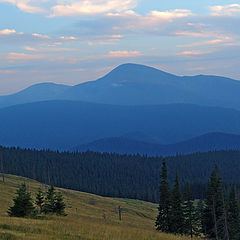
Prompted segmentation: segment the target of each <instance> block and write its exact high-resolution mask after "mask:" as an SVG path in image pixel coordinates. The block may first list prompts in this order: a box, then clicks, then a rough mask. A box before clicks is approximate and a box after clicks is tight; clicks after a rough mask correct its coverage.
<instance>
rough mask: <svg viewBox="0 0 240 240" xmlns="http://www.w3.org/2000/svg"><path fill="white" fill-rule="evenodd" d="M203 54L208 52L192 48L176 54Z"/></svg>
mask: <svg viewBox="0 0 240 240" xmlns="http://www.w3.org/2000/svg"><path fill="white" fill-rule="evenodd" d="M204 54H208V52H203V51H197V50H192V51H183V52H180V53H178V55H181V56H198V55H204Z"/></svg>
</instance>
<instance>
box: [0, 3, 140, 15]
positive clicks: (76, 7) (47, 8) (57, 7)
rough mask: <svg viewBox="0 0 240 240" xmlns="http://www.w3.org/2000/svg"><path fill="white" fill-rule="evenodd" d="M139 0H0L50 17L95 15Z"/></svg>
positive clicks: (116, 10)
mask: <svg viewBox="0 0 240 240" xmlns="http://www.w3.org/2000/svg"><path fill="white" fill-rule="evenodd" d="M138 1H139V0H121V1H119V0H81V1H79V0H0V3H10V4H12V5H14V6H16V7H18V8H19V9H20V10H21V11H23V12H27V13H45V14H47V15H49V16H51V17H57V16H68V17H72V16H79V15H96V14H105V13H108V12H122V11H126V10H129V9H132V8H135V7H136V6H137V4H138Z"/></svg>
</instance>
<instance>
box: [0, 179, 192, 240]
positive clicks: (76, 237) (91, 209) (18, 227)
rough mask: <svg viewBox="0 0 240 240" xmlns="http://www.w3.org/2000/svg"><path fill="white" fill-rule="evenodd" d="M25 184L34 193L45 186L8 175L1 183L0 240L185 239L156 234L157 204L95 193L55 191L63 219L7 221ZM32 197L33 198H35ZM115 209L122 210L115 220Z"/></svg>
mask: <svg viewBox="0 0 240 240" xmlns="http://www.w3.org/2000/svg"><path fill="white" fill-rule="evenodd" d="M23 182H25V183H26V185H27V187H28V190H29V191H31V192H33V193H34V194H35V193H36V191H37V189H38V188H39V187H42V188H43V190H44V189H45V188H46V186H45V185H43V184H40V183H38V182H36V181H34V180H30V179H27V178H23V177H17V176H13V175H7V176H6V179H5V184H4V183H3V182H2V181H1V180H0V240H1V239H4V240H65V239H69V240H166V239H169V240H188V239H190V238H188V237H184V236H174V235H168V234H163V233H159V232H156V231H155V229H154V221H155V218H156V215H157V205H156V204H153V203H148V202H143V201H138V200H130V199H115V198H105V197H100V196H97V195H94V194H88V193H83V192H78V191H72V190H66V189H58V190H59V191H61V192H62V193H63V195H64V199H65V202H66V205H67V208H66V213H67V214H68V215H67V216H66V217H57V216H41V217H40V218H37V219H24V218H10V217H8V215H7V209H8V207H9V206H11V205H12V198H13V196H14V195H15V191H16V188H17V187H18V186H19V185H20V184H21V183H23ZM34 194H33V195H34ZM118 206H121V208H122V209H123V213H122V218H123V219H122V221H119V219H118V211H117V208H118Z"/></svg>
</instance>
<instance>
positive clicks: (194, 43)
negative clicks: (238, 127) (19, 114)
mask: <svg viewBox="0 0 240 240" xmlns="http://www.w3.org/2000/svg"><path fill="white" fill-rule="evenodd" d="M239 24H240V1H239V0H235V1H231V0H201V1H190V0H181V1H179V0H168V1H161V0H121V1H120V0H0V94H1V95H4V94H8V93H13V92H16V91H18V90H20V89H23V88H25V87H27V86H29V85H32V84H35V83H39V82H56V83H64V84H68V85H74V84H78V83H81V82H84V81H90V80H95V79H96V78H98V77H100V76H102V75H104V74H106V73H107V72H108V71H110V70H111V69H113V68H114V67H116V66H117V65H119V64H122V63H126V62H134V63H141V64H146V65H150V66H153V67H156V68H159V69H161V70H164V71H168V72H171V73H174V74H178V75H196V74H216V75H223V76H228V77H232V78H235V79H237V80H240V68H239V62H240V61H239V60H240V54H239V52H240V51H239V50H240V28H239Z"/></svg>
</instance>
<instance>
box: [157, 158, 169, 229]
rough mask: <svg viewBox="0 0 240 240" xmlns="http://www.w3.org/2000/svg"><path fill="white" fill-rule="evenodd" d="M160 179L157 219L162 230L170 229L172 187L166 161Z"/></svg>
mask: <svg viewBox="0 0 240 240" xmlns="http://www.w3.org/2000/svg"><path fill="white" fill-rule="evenodd" d="M160 177H161V180H160V189H159V191H160V200H159V207H158V216H157V220H156V223H155V225H156V229H157V230H158V231H162V232H169V231H170V188H169V184H168V174H167V165H166V162H165V161H163V163H162V172H161V176H160Z"/></svg>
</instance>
